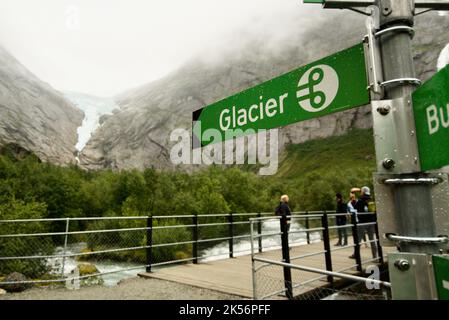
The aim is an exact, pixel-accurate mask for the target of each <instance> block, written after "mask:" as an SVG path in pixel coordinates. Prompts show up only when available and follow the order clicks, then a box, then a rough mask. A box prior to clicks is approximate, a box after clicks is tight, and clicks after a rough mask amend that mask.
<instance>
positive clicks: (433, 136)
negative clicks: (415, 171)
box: [412, 65, 449, 171]
mask: <svg viewBox="0 0 449 320" xmlns="http://www.w3.org/2000/svg"><path fill="white" fill-rule="evenodd" d="M412 96H413V112H414V115H415V124H416V135H417V139H418V149H419V156H420V159H421V170H422V171H427V170H433V169H439V168H441V167H444V166H446V165H449V65H448V66H447V67H445V68H444V69H442V70H441V71H439V72H438V73H437V74H436V75H435V76H433V78H432V79H430V80H429V81H427V82H426V83H425V84H424V85H423V86H421V87H420V88H419V89H417V90H416V91H415V92H414V93H413V95H412Z"/></svg>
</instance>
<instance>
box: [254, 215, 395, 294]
mask: <svg viewBox="0 0 449 320" xmlns="http://www.w3.org/2000/svg"><path fill="white" fill-rule="evenodd" d="M337 215H338V214H333V213H331V214H327V213H326V212H321V213H320V212H313V213H309V214H308V215H297V216H293V217H292V218H291V220H293V221H294V220H300V221H302V222H301V223H298V224H297V225H306V226H308V228H301V229H300V230H297V229H295V228H292V227H285V226H286V225H289V224H288V223H287V219H285V220H284V222H283V218H279V217H272V218H273V219H275V220H277V224H278V230H280V231H279V232H278V233H276V236H277V237H278V238H283V240H282V241H281V242H282V243H283V247H282V250H277V251H272V252H260V251H257V249H256V248H255V247H254V246H253V250H252V263H253V266H252V270H253V295H254V299H261V300H263V299H286V298H288V299H292V300H321V299H329V300H385V299H388V298H389V296H390V295H391V293H390V289H389V283H387V282H384V281H381V280H380V273H381V272H380V268H379V266H380V264H382V263H383V253H382V248H381V247H380V246H379V243H378V234H377V237H376V239H374V240H371V238H370V239H369V240H367V241H363V234H362V232H365V231H364V230H366V229H367V226H371V227H372V230H373V233H375V232H374V231H376V229H377V225H376V222H372V223H364V224H360V225H359V224H357V222H355V223H353V224H347V225H343V226H338V225H336V219H335V218H336V216H337ZM264 219H268V217H265V218H253V219H251V222H252V224H253V226H252V231H253V233H252V235H253V237H252V241H256V242H257V240H258V239H260V238H263V237H265V236H267V234H264V233H262V234H258V233H254V230H255V229H256V228H255V226H256V225H257V224H258V223H260V221H261V220H264ZM306 219H307V221H305V220H306ZM311 220H313V223H312V222H311ZM304 221H305V222H304ZM291 225H293V223H292V224H291ZM283 228H284V229H283ZM339 228H347V229H350V230H349V231H350V233H349V232H348V233H349V234H350V238H349V239H348V243H346V245H344V246H341V245H338V243H336V244H335V245H331V243H330V242H331V241H335V240H334V238H335V237H337V231H338V229H339ZM304 232H306V233H307V234H308V235H307V240H308V244H309V245H307V246H304V245H302V246H297V243H295V235H296V234H297V233H304ZM317 233H318V236H317ZM312 235H313V236H312ZM270 236H272V235H271V234H270ZM371 255H372V256H371ZM368 271H369V272H368ZM371 271H373V273H370V272H371ZM364 274H365V275H366V276H367V278H368V279H367V278H364V277H362V276H363V275H364Z"/></svg>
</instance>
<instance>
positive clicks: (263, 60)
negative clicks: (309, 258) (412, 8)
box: [80, 11, 449, 169]
mask: <svg viewBox="0 0 449 320" xmlns="http://www.w3.org/2000/svg"><path fill="white" fill-rule="evenodd" d="M326 13H327V15H326V18H325V19H324V18H323V17H322V16H314V17H310V16H307V15H304V14H302V15H301V16H298V17H297V19H292V21H294V22H293V23H292V27H291V29H290V30H291V31H290V32H289V33H288V34H285V35H283V36H282V37H278V36H275V35H271V36H270V35H268V36H267V35H266V34H261V35H257V34H256V35H255V34H252V35H251V36H248V37H245V36H244V35H243V36H242V34H239V35H237V36H240V37H237V36H236V37H235V38H234V39H233V40H232V41H231V42H229V43H228V44H229V46H228V47H226V48H224V47H223V48H220V50H218V49H217V51H218V52H219V53H216V52H215V53H213V52H211V53H205V54H204V57H208V58H207V59H205V58H198V59H194V60H192V61H190V63H188V64H186V65H185V66H184V67H182V68H180V69H179V70H177V71H175V72H173V73H171V74H169V75H168V76H166V77H165V78H163V79H160V80H159V81H156V82H153V83H150V84H148V85H144V86H142V87H140V88H137V89H134V90H131V91H129V92H125V93H124V94H122V95H120V96H118V97H116V102H117V103H118V104H119V105H120V107H121V109H120V111H119V112H118V113H117V114H115V115H114V116H111V117H110V118H108V119H107V120H106V121H105V123H104V124H103V126H102V127H101V128H99V129H98V130H97V131H96V132H95V134H94V135H93V137H92V139H91V140H90V141H89V143H88V144H87V146H86V148H85V149H84V150H83V152H82V154H81V158H80V159H81V164H82V165H83V166H85V167H86V168H89V169H101V168H114V169H129V168H139V169H142V168H144V167H148V166H154V167H156V168H170V167H172V165H171V162H170V159H169V153H170V147H171V145H172V144H173V143H170V141H169V137H170V133H171V131H172V130H173V129H175V128H186V129H187V128H190V126H191V113H192V111H193V110H196V109H198V108H201V107H203V106H205V105H208V104H210V103H213V102H215V101H218V100H220V99H223V98H225V97H227V96H229V95H232V94H234V93H237V92H239V91H242V90H244V89H246V88H249V87H251V86H254V85H256V84H259V83H261V82H263V81H266V80H269V79H270V78H272V77H274V76H277V75H280V74H283V73H285V72H288V71H290V70H292V69H295V68H297V67H299V66H301V65H305V64H307V63H309V62H312V61H314V60H316V59H319V58H321V57H325V56H327V55H329V54H332V53H334V52H337V51H339V50H343V49H345V48H347V47H350V46H352V45H354V44H356V43H358V42H360V41H361V39H362V38H363V36H364V34H365V31H364V19H363V17H360V16H359V15H357V14H354V13H351V12H344V11H333V13H332V16H330V15H329V11H327V12H326ZM448 28H449V19H448V17H441V16H439V15H438V14H437V13H429V14H426V15H423V16H420V17H418V19H417V32H416V37H415V39H414V45H415V53H416V69H417V74H418V76H419V77H421V78H422V79H423V80H425V79H427V78H429V77H430V76H431V75H432V74H433V73H434V72H435V71H436V64H437V59H438V56H439V53H440V52H441V50H442V49H443V48H444V46H445V45H446V44H447V43H449V33H448V32H447V30H448ZM242 39H244V40H242ZM371 126H372V119H371V113H370V108H369V107H362V108H358V109H352V110H349V111H346V112H343V113H339V114H334V115H330V116H327V117H323V118H320V119H315V120H311V121H306V122H302V123H297V124H294V125H290V126H288V127H284V128H282V129H281V132H280V143H281V146H285V145H287V144H289V143H301V142H304V141H307V140H310V139H314V138H320V137H328V136H331V135H339V134H342V133H345V132H347V131H348V130H349V129H351V128H369V127H371Z"/></svg>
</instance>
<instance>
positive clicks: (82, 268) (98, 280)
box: [71, 263, 104, 286]
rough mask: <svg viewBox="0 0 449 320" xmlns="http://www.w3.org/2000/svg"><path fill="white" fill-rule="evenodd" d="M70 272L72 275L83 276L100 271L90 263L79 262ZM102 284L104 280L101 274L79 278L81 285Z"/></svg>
mask: <svg viewBox="0 0 449 320" xmlns="http://www.w3.org/2000/svg"><path fill="white" fill-rule="evenodd" d="M71 273H72V275H75V276H79V277H83V276H88V275H94V274H97V273H100V271H99V270H98V268H97V267H96V266H95V265H94V264H92V263H80V264H78V266H77V267H76V268H75V269H74V270H73V271H72V272H71ZM102 284H104V280H103V278H102V277H101V276H92V277H88V278H83V279H81V280H80V285H81V286H93V285H102Z"/></svg>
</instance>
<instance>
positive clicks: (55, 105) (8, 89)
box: [0, 46, 83, 165]
mask: <svg viewBox="0 0 449 320" xmlns="http://www.w3.org/2000/svg"><path fill="white" fill-rule="evenodd" d="M82 120H83V112H82V111H81V110H79V109H77V108H76V107H75V106H74V105H73V104H71V103H70V102H69V101H67V100H66V99H65V98H64V96H63V95H62V94H61V93H59V92H58V91H56V90H55V89H53V88H52V87H51V86H49V85H48V84H46V83H44V82H42V81H41V80H40V79H38V78H37V77H36V76H35V75H33V74H32V73H31V72H29V71H28V70H27V69H26V68H25V67H24V66H23V65H22V64H20V62H18V61H17V60H16V59H15V58H14V57H13V56H11V55H10V54H9V53H8V52H7V51H6V50H5V49H4V48H2V47H1V46H0V149H2V147H4V146H5V145H8V144H14V145H16V146H18V147H19V148H17V149H25V150H27V151H29V152H34V153H35V154H36V155H37V156H38V157H39V158H40V159H41V160H42V161H46V162H51V163H56V164H61V165H66V164H70V163H75V156H74V154H75V144H76V142H77V135H76V130H77V127H79V126H80V125H81V122H82Z"/></svg>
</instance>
